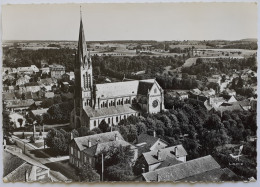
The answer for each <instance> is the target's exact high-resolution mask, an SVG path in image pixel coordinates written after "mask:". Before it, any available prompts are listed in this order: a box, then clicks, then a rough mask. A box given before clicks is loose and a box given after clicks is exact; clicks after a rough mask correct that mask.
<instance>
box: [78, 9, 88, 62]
mask: <svg viewBox="0 0 260 187" xmlns="http://www.w3.org/2000/svg"><path fill="white" fill-rule="evenodd" d="M78 55H79V60H80V61H81V62H83V61H84V60H87V58H86V57H87V56H88V54H87V44H86V40H85V34H84V28H83V23H82V12H81V6H80V27H79V41H78Z"/></svg>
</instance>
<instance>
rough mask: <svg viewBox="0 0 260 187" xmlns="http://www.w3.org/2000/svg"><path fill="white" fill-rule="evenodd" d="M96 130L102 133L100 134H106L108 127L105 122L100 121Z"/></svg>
mask: <svg viewBox="0 0 260 187" xmlns="http://www.w3.org/2000/svg"><path fill="white" fill-rule="evenodd" d="M98 128H99V129H100V130H101V131H102V132H107V131H108V128H109V125H108V124H107V123H106V121H105V120H102V121H101V122H100V124H99V125H98Z"/></svg>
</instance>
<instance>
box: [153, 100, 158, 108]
mask: <svg viewBox="0 0 260 187" xmlns="http://www.w3.org/2000/svg"><path fill="white" fill-rule="evenodd" d="M152 105H153V107H154V108H156V107H157V106H158V101H157V100H154V101H153V104H152Z"/></svg>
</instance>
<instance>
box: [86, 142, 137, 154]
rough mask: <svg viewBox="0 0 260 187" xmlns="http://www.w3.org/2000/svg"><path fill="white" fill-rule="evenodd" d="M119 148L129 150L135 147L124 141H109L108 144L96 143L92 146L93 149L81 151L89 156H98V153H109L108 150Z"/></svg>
mask: <svg viewBox="0 0 260 187" xmlns="http://www.w3.org/2000/svg"><path fill="white" fill-rule="evenodd" d="M119 146H123V147H125V146H130V148H131V149H135V148H136V147H135V146H133V145H131V144H130V143H128V142H126V141H124V140H113V141H109V142H103V143H98V144H96V145H94V146H93V147H90V148H86V149H85V150H83V152H85V153H87V154H89V155H91V156H95V155H98V154H99V153H101V152H103V151H105V152H106V151H109V150H110V149H113V148H116V147H119Z"/></svg>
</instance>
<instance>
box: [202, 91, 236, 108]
mask: <svg viewBox="0 0 260 187" xmlns="http://www.w3.org/2000/svg"><path fill="white" fill-rule="evenodd" d="M234 102H237V100H236V98H235V97H234V96H230V95H222V97H209V98H208V100H207V101H205V102H204V106H205V107H206V109H207V110H211V109H212V108H218V107H220V106H221V105H222V106H230V105H232V104H231V103H234ZM228 103H230V104H228ZM223 104H224V105H223Z"/></svg>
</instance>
